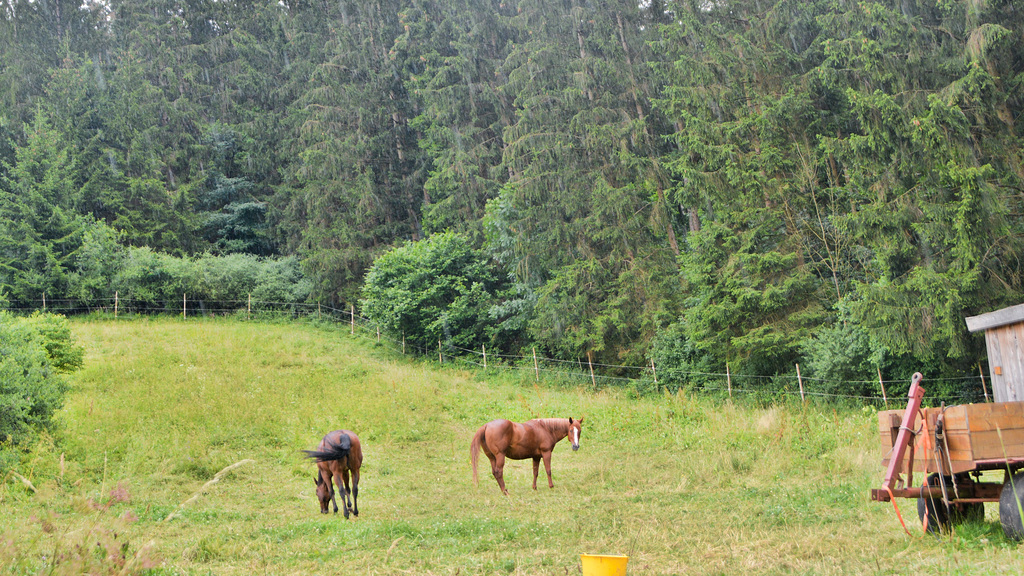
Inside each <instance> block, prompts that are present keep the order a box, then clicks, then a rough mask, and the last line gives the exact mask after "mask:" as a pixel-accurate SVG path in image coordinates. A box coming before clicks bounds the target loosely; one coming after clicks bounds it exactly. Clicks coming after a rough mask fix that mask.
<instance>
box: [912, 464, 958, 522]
mask: <svg viewBox="0 0 1024 576" xmlns="http://www.w3.org/2000/svg"><path fill="white" fill-rule="evenodd" d="M943 480H944V479H943V478H942V476H940V475H939V474H929V475H928V479H927V480H925V486H941V485H942V484H941V482H942V481H943ZM948 484H949V483H947V485H948ZM926 516H927V521H928V525H927V529H928V532H929V533H931V534H938V533H939V532H941V531H942V530H943V529H946V528H949V517H950V509H949V507H948V506H946V503H945V502H943V501H942V498H938V497H931V496H921V497H920V498H918V499H917V517H918V518H919V519H920V520H921V525H922V526H924V523H925V518H926Z"/></svg>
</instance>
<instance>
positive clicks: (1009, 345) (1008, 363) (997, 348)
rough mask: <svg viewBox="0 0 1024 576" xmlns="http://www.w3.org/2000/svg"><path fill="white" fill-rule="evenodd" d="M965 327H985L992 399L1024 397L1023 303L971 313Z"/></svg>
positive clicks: (1001, 400) (1019, 400) (1018, 398)
mask: <svg viewBox="0 0 1024 576" xmlns="http://www.w3.org/2000/svg"><path fill="white" fill-rule="evenodd" d="M967 329H968V330H970V331H971V332H980V331H982V330H984V331H985V346H986V348H988V366H989V375H990V376H991V381H992V395H993V396H994V397H995V401H996V402H1021V401H1024V304H1018V305H1016V306H1010V307H1009V308H1003V309H1002V310H996V311H995V312H989V313H987V314H981V315H979V316H971V317H970V318H967Z"/></svg>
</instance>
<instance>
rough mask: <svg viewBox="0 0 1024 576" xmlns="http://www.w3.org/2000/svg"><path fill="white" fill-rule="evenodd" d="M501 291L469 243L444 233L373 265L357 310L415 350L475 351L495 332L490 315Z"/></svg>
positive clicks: (384, 255)
mask: <svg viewBox="0 0 1024 576" xmlns="http://www.w3.org/2000/svg"><path fill="white" fill-rule="evenodd" d="M500 287H501V286H500V283H499V281H498V279H497V274H495V272H494V270H493V269H492V267H491V266H490V265H489V264H488V262H487V260H486V258H485V257H484V256H483V255H482V254H481V253H479V252H478V251H476V250H474V249H473V248H472V247H471V246H470V244H469V240H468V239H467V238H466V237H465V236H463V235H460V234H456V233H453V232H445V233H443V234H435V235H433V236H431V237H430V238H427V239H426V240H421V241H419V242H414V243H410V244H406V245H404V246H400V247H398V248H395V249H393V250H391V251H389V252H387V253H385V254H383V255H382V256H381V257H380V258H378V259H377V260H376V261H374V263H373V266H372V267H371V268H370V272H369V273H368V274H367V275H366V282H365V284H364V286H363V295H364V299H363V300H361V302H360V304H361V306H362V307H363V311H364V313H365V314H366V316H367V317H369V318H370V320H371V321H373V322H374V323H376V324H377V325H379V326H380V327H381V328H382V329H385V330H388V331H390V332H391V333H392V334H396V335H397V334H404V335H405V338H406V340H408V341H409V342H410V343H412V344H414V345H418V346H420V347H423V348H426V349H433V348H434V347H435V346H437V342H438V341H439V340H443V341H444V342H447V343H449V344H450V345H454V346H459V347H465V348H474V349H475V348H476V347H477V346H479V345H480V343H482V342H486V341H487V340H488V339H489V338H490V335H491V332H493V329H492V327H491V324H492V320H491V318H490V316H489V314H488V312H489V309H490V308H491V306H492V305H493V304H494V303H495V301H496V298H495V296H494V294H495V293H496V292H497V291H498V290H499V289H500Z"/></svg>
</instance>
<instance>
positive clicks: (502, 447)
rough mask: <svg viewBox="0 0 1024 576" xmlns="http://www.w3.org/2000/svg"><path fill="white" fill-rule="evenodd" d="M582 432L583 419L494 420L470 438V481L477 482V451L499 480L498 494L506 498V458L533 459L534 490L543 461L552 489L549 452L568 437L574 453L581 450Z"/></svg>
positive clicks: (553, 484)
mask: <svg viewBox="0 0 1024 576" xmlns="http://www.w3.org/2000/svg"><path fill="white" fill-rule="evenodd" d="M582 433H583V418H580V419H579V420H573V419H572V418H538V419H535V420H530V421H529V422H523V423H522V424H519V423H516V422H510V421H508V420H493V421H491V422H488V423H487V424H484V425H483V426H481V427H480V429H479V430H477V431H476V434H475V435H473V441H472V442H471V443H470V444H469V457H470V459H471V460H472V462H473V482H474V483H478V479H477V473H476V461H477V458H478V456H479V452H480V449H481V448H483V451H484V454H487V458H488V459H489V460H490V461H491V472H492V473H493V474H494V479H495V480H497V481H498V487H499V488H501V492H502V493H503V494H505V495H508V490H506V489H505V477H504V471H503V470H504V468H505V458H511V459H513V460H526V459H527V458H532V459H533V489H534V490H536V489H537V473H538V471H539V470H540V461H541V459H542V458H543V459H544V469H545V470H547V473H548V487H549V488H554V487H555V483H554V482H552V481H551V451H552V450H554V448H555V444H557V443H558V441H559V440H561V439H562V438H565V437H566V436H568V437H569V440H570V441H571V442H572V449H573V451H576V450H579V449H580V435H581V434H582Z"/></svg>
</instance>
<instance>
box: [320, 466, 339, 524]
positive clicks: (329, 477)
mask: <svg viewBox="0 0 1024 576" xmlns="http://www.w3.org/2000/svg"><path fill="white" fill-rule="evenodd" d="M324 476H327V478H325V479H324V482H327V488H328V489H329V490H330V491H331V504H334V513H335V514H337V513H338V501H337V500H336V499H335V498H334V496H335V494H334V484H339V486H340V483H337V482H334V475H333V474H331V473H330V472H326V473H324ZM325 513H326V512H325Z"/></svg>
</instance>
